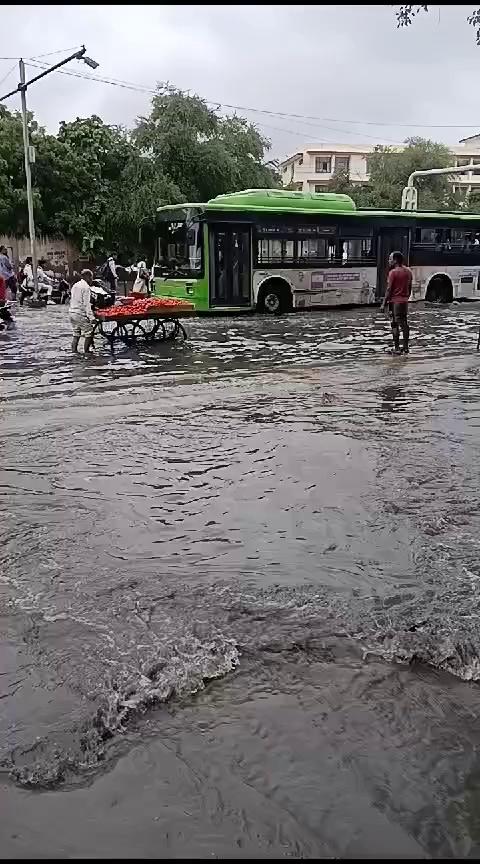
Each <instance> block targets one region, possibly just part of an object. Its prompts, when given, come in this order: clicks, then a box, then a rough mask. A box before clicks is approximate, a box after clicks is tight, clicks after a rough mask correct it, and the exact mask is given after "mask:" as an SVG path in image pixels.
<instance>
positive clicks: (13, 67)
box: [0, 63, 17, 86]
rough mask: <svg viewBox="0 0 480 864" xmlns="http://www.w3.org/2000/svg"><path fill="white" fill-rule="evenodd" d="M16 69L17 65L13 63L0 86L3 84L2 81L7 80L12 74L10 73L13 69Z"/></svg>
mask: <svg viewBox="0 0 480 864" xmlns="http://www.w3.org/2000/svg"><path fill="white" fill-rule="evenodd" d="M16 68H17V64H16V63H14V64H13V66H12V68H11V69H10V70H9V71H8V72H7V74H6V75H4V76H3V78H2V79H1V81H0V86H1V85H2V84H3V82H4V81H6V80H7V78H8V77H9V76H10V75H11V74H12V72H13V71H14V69H16Z"/></svg>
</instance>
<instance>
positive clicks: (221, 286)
mask: <svg viewBox="0 0 480 864" xmlns="http://www.w3.org/2000/svg"><path fill="white" fill-rule="evenodd" d="M209 236H210V247H209V252H210V306H250V305H251V292H252V267H251V253H250V248H251V242H250V228H249V227H248V226H246V225H227V224H226V225H221V224H218V225H215V224H210V226H209Z"/></svg>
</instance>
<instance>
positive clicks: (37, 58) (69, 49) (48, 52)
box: [28, 45, 82, 60]
mask: <svg viewBox="0 0 480 864" xmlns="http://www.w3.org/2000/svg"><path fill="white" fill-rule="evenodd" d="M81 47H82V46H81V45H73V46H72V47H71V48H59V49H58V51H47V52H46V53H45V54H36V55H35V57H29V58H28V59H29V60H39V59H40V58H41V57H52V56H53V55H54V54H66V53H67V51H68V53H70V52H71V51H77V49H78V50H79V49H80V48H81Z"/></svg>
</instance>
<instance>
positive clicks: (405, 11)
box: [396, 5, 480, 45]
mask: <svg viewBox="0 0 480 864" xmlns="http://www.w3.org/2000/svg"><path fill="white" fill-rule="evenodd" d="M428 8H429V7H428V5H426V6H425V5H419V6H417V5H407V6H400V7H399V9H398V12H397V13H396V15H397V26H398V27H409V26H410V24H411V23H412V21H413V19H414V18H415V16H416V15H418V13H419V12H422V11H423V12H428ZM467 21H468V23H469V24H471V25H472V27H475V37H476V40H477V45H480V9H473V10H472V13H471V15H467Z"/></svg>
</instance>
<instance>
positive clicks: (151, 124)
mask: <svg viewBox="0 0 480 864" xmlns="http://www.w3.org/2000/svg"><path fill="white" fill-rule="evenodd" d="M133 139H134V141H135V143H136V144H137V146H138V147H139V148H140V149H141V151H142V152H143V153H145V154H149V155H151V158H152V159H153V161H154V164H155V166H156V168H157V170H159V171H160V172H162V173H163V174H164V175H165V176H168V177H169V178H170V180H171V181H172V182H173V183H174V184H175V186H176V187H177V188H178V189H180V190H181V192H182V196H183V200H190V201H207V200H208V199H210V198H213V197H215V196H216V195H220V194H222V193H225V192H233V191H235V190H238V189H245V188H252V187H268V186H272V185H274V186H275V185H278V179H277V177H276V174H275V172H274V171H273V170H272V169H271V168H270V167H269V166H267V165H265V164H264V157H265V153H266V152H267V151H268V149H269V147H270V142H269V141H268V139H266V138H263V137H262V136H261V135H260V133H259V132H258V130H257V129H256V127H255V126H253V125H252V124H251V123H249V122H248V121H247V120H245V119H244V118H242V117H237V116H233V117H222V116H220V115H219V114H218V113H217V111H215V110H213V109H212V108H209V107H208V105H207V103H206V102H205V101H204V100H203V99H201V98H200V97H199V96H196V95H188V94H184V93H183V92H182V91H180V90H177V89H176V88H175V87H171V86H170V85H166V86H161V87H159V89H158V93H157V94H156V95H155V96H154V97H153V101H152V111H151V113H150V115H149V117H146V118H145V117H144V118H141V120H140V122H139V123H138V125H137V128H136V129H135V131H134V133H133Z"/></svg>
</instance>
